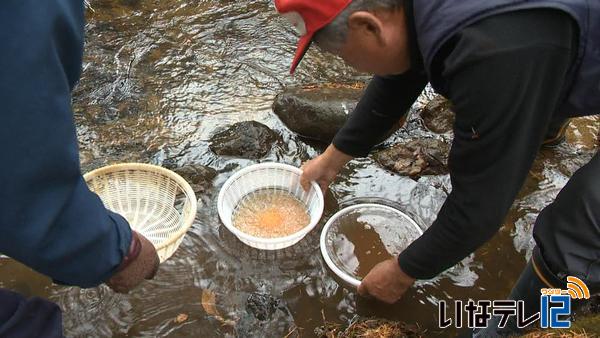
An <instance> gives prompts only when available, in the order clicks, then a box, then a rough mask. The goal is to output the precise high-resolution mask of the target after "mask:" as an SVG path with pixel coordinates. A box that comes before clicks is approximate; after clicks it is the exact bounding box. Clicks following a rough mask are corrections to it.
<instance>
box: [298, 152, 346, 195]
mask: <svg viewBox="0 0 600 338" xmlns="http://www.w3.org/2000/svg"><path fill="white" fill-rule="evenodd" d="M351 159H352V156H350V155H346V154H344V153H342V152H341V151H339V150H337V149H336V148H335V146H334V145H333V144H332V145H330V146H329V147H327V149H326V150H325V152H324V153H323V154H321V155H319V156H317V157H316V158H314V159H313V160H310V161H308V162H306V163H305V164H304V165H303V166H302V176H301V177H300V183H301V184H302V187H303V188H304V190H306V191H308V190H309V189H310V182H311V181H315V182H317V183H318V184H319V186H320V187H321V190H323V193H325V191H326V190H327V187H329V185H330V184H331V182H332V181H333V180H334V179H335V177H336V176H337V174H338V173H339V172H340V170H341V169H342V168H343V167H344V166H345V165H346V163H348V161H350V160H351Z"/></svg>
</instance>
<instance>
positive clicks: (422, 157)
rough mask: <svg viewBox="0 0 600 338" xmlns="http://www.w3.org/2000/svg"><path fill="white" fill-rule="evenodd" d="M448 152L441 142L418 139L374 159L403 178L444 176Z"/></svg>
mask: <svg viewBox="0 0 600 338" xmlns="http://www.w3.org/2000/svg"><path fill="white" fill-rule="evenodd" d="M449 150H450V147H449V145H448V144H447V143H445V142H443V141H440V140H436V139H418V140H413V141H410V142H408V143H404V144H396V145H393V146H391V147H390V148H388V149H384V150H382V151H379V152H377V153H375V155H374V159H375V161H376V162H377V163H378V164H379V165H381V166H382V167H384V168H386V169H388V170H390V171H392V172H394V173H397V174H399V175H403V176H410V177H412V178H418V177H420V176H423V175H444V174H447V173H448V165H447V163H448V152H449Z"/></svg>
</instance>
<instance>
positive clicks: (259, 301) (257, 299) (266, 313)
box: [246, 293, 282, 321]
mask: <svg viewBox="0 0 600 338" xmlns="http://www.w3.org/2000/svg"><path fill="white" fill-rule="evenodd" d="M281 306H282V304H281V301H280V300H279V299H277V298H275V297H273V296H271V295H269V294H266V293H253V294H251V295H250V296H249V297H248V301H247V303H246V309H247V310H248V312H249V313H251V314H252V315H253V316H254V317H255V318H256V319H258V320H261V321H264V320H269V319H271V317H273V314H274V313H275V312H276V311H277V310H278V309H279V308H280V307H281Z"/></svg>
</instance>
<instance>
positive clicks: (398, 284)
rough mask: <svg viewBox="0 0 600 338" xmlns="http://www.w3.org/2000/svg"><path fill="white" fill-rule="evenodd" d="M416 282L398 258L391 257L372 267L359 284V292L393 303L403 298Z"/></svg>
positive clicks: (365, 295) (364, 295) (362, 294)
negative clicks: (401, 265)
mask: <svg viewBox="0 0 600 338" xmlns="http://www.w3.org/2000/svg"><path fill="white" fill-rule="evenodd" d="M414 282H415V279H414V278H412V277H410V276H409V275H407V274H406V273H404V271H402V269H401V268H400V265H399V264H398V260H397V259H396V258H390V259H388V260H386V261H383V262H381V263H379V264H377V265H375V267H374V268H373V269H371V271H370V272H369V273H368V274H367V276H366V277H365V278H364V279H363V280H362V283H360V285H359V286H358V294H359V295H361V296H363V297H367V296H372V297H374V298H376V299H377V300H380V301H382V302H384V303H388V304H393V303H395V302H397V301H398V300H400V298H402V296H403V295H404V293H405V292H406V290H408V288H410V287H411V286H412V285H413V284H414Z"/></svg>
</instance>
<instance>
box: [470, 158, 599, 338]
mask: <svg viewBox="0 0 600 338" xmlns="http://www.w3.org/2000/svg"><path fill="white" fill-rule="evenodd" d="M533 237H534V238H535V242H536V248H535V249H534V251H533V256H532V259H531V260H530V261H529V263H528V264H527V266H526V267H525V269H524V270H523V272H522V273H521V276H520V277H519V280H517V282H516V283H515V285H514V287H513V289H512V291H511V293H510V295H509V297H508V298H509V299H511V300H522V301H523V302H524V303H525V316H526V317H529V316H531V315H532V314H534V313H537V312H539V311H540V289H542V288H560V289H565V288H566V278H567V277H568V276H575V277H578V278H579V279H581V280H583V281H584V282H585V283H586V285H587V286H588V287H589V289H590V293H592V294H595V293H599V292H600V153H598V154H596V155H595V156H594V157H593V158H592V160H591V161H590V162H589V163H588V164H586V165H585V166H583V167H582V168H580V169H579V170H578V171H577V172H576V173H575V174H574V175H573V177H571V179H570V180H569V182H568V183H567V185H565V187H564V188H563V189H562V190H561V191H560V193H559V194H558V196H557V197H556V199H555V200H554V202H552V203H551V204H550V205H548V206H547V207H546V208H544V209H543V210H542V212H541V213H540V214H539V216H538V218H537V220H536V222H535V226H534V228H533ZM574 305H575V306H577V305H580V302H579V301H578V302H575V304H574ZM499 322H500V318H499V317H494V318H493V319H492V320H490V322H489V323H488V327H487V328H485V329H478V330H475V332H474V334H471V333H468V336H471V335H473V336H474V337H477V338H480V337H486V338H490V337H506V336H510V335H513V334H516V333H518V332H519V331H520V329H519V328H518V327H517V323H516V320H515V319H514V317H512V318H511V319H510V320H509V322H508V323H507V325H506V326H505V327H504V328H499V327H498V326H499Z"/></svg>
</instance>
